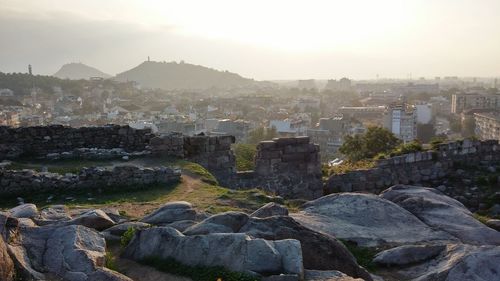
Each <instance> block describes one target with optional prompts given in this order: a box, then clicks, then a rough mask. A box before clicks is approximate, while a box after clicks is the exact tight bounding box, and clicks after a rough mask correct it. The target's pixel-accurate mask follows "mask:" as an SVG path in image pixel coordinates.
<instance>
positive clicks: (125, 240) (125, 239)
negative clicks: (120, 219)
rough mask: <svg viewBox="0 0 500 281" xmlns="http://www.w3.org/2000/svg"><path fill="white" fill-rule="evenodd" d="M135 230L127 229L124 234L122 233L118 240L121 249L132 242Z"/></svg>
mask: <svg viewBox="0 0 500 281" xmlns="http://www.w3.org/2000/svg"><path fill="white" fill-rule="evenodd" d="M136 231H137V229H135V228H134V227H129V228H128V229H127V231H125V233H123V235H122V237H121V238H120V245H121V246H122V248H125V247H127V245H128V244H129V243H130V241H132V238H134V235H135V232H136Z"/></svg>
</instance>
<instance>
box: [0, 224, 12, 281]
mask: <svg viewBox="0 0 500 281" xmlns="http://www.w3.org/2000/svg"><path fill="white" fill-rule="evenodd" d="M0 227H3V226H0ZM0 233H1V232H0ZM0 280H5V281H13V280H14V263H13V262H12V259H11V257H10V256H9V254H8V252H7V244H6V243H5V241H4V238H3V235H0Z"/></svg>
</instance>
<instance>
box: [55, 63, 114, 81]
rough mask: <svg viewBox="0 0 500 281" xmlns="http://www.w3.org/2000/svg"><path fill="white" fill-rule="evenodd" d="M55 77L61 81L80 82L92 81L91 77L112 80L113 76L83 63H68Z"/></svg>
mask: <svg viewBox="0 0 500 281" xmlns="http://www.w3.org/2000/svg"><path fill="white" fill-rule="evenodd" d="M54 76H55V77H58V78H61V79H71V80H80V79H87V80H88V79H90V77H102V78H110V77H111V75H109V74H106V73H104V72H102V71H100V70H99V69H97V68H93V67H91V66H88V65H85V64H83V63H68V64H65V65H63V66H62V67H61V69H59V71H57V72H56V73H55V74H54Z"/></svg>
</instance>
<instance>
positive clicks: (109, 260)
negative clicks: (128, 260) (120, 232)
mask: <svg viewBox="0 0 500 281" xmlns="http://www.w3.org/2000/svg"><path fill="white" fill-rule="evenodd" d="M104 259H105V265H104V266H105V267H106V268H109V269H111V270H114V271H117V269H118V267H117V265H116V260H115V257H114V256H113V254H112V253H111V252H106V256H105V257H104Z"/></svg>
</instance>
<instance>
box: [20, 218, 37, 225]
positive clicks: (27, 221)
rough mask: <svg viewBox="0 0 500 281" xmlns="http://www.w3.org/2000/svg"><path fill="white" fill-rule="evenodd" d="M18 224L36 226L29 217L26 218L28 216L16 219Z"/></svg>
mask: <svg viewBox="0 0 500 281" xmlns="http://www.w3.org/2000/svg"><path fill="white" fill-rule="evenodd" d="M18 222H19V224H18V226H19V227H36V226H37V225H36V224H35V223H34V222H33V221H32V220H31V219H28V218H20V219H18Z"/></svg>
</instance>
